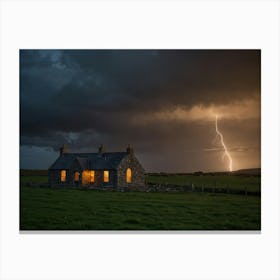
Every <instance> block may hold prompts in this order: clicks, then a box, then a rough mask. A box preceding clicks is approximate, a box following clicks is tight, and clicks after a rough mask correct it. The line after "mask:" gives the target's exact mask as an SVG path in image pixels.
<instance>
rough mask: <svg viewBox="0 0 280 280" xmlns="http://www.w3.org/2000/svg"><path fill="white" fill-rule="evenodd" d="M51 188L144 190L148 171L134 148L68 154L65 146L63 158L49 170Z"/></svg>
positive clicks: (62, 150)
mask: <svg viewBox="0 0 280 280" xmlns="http://www.w3.org/2000/svg"><path fill="white" fill-rule="evenodd" d="M48 174H49V184H50V185H83V186H98V187H101V186H111V187H142V186H144V185H145V170H144V168H143V167H142V166H141V164H140V162H139V161H138V160H137V158H136V156H135V154H134V151H133V148H132V147H131V146H128V148H127V149H126V152H113V153H107V152H105V148H104V146H103V145H101V146H100V148H99V150H98V152H97V153H69V152H68V150H67V147H66V146H65V145H64V146H63V147H62V148H61V149H60V156H59V157H58V159H57V160H56V161H55V162H54V163H53V164H52V165H51V167H50V168H49V170H48Z"/></svg>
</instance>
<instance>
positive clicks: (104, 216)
mask: <svg viewBox="0 0 280 280" xmlns="http://www.w3.org/2000/svg"><path fill="white" fill-rule="evenodd" d="M20 206H21V208H20V210H21V211H20V229H21V230H235V229H238V230H258V229H260V210H261V209H260V197H257V196H242V195H226V194H207V193H137V192H131V193H120V192H97V191H92V190H70V189H45V188H31V187H25V186H22V187H21V205H20Z"/></svg>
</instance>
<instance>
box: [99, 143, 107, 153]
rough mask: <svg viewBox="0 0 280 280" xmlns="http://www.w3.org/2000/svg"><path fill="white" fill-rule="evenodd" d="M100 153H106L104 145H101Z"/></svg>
mask: <svg viewBox="0 0 280 280" xmlns="http://www.w3.org/2000/svg"><path fill="white" fill-rule="evenodd" d="M98 153H99V154H103V153H105V147H104V145H103V144H101V145H100V147H99V148H98Z"/></svg>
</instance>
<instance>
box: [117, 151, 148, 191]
mask: <svg viewBox="0 0 280 280" xmlns="http://www.w3.org/2000/svg"><path fill="white" fill-rule="evenodd" d="M128 168H130V169H131V171H132V178H131V179H132V180H131V183H128V182H127V181H126V170H127V169H128ZM135 186H139V187H142V186H145V170H144V168H143V167H142V166H141V164H140V163H139V161H138V160H137V158H136V157H135V155H134V153H133V152H132V153H130V154H128V155H127V156H126V157H124V159H123V160H122V161H121V163H120V165H119V167H118V180H117V187H128V188H129V187H135Z"/></svg>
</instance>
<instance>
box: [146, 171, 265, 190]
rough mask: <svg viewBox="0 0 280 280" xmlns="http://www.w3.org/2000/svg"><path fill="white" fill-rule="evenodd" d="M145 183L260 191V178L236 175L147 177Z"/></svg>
mask: <svg viewBox="0 0 280 280" xmlns="http://www.w3.org/2000/svg"><path fill="white" fill-rule="evenodd" d="M146 182H148V183H154V184H174V185H190V184H194V185H196V186H199V187H201V186H202V185H203V186H204V187H217V188H218V187H223V188H227V187H228V188H229V189H235V190H244V188H245V186H246V188H247V190H248V191H253V192H260V191H261V187H260V186H261V177H258V176H237V175H202V176H195V175H175V174H174V175H173V174H168V175H147V176H146Z"/></svg>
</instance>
